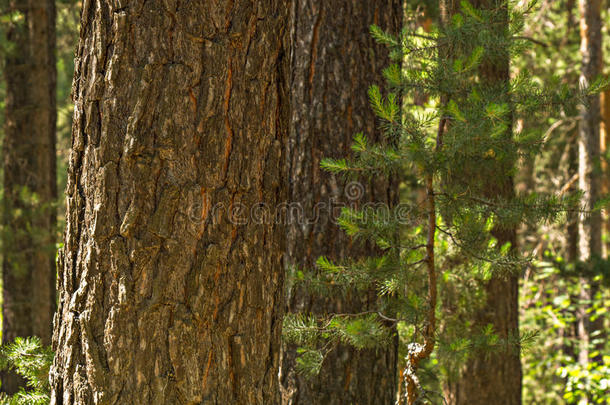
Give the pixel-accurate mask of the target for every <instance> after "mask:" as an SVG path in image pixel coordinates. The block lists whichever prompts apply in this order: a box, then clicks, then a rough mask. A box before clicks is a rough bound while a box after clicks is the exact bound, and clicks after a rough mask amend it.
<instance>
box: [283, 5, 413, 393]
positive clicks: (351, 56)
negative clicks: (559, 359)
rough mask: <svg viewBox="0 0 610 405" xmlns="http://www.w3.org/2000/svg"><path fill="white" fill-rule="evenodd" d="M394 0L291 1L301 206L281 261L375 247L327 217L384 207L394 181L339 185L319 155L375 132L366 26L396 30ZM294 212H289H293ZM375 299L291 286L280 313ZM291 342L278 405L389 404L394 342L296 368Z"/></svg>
mask: <svg viewBox="0 0 610 405" xmlns="http://www.w3.org/2000/svg"><path fill="white" fill-rule="evenodd" d="M401 17H402V5H401V1H400V0H375V1H354V0H333V1H317V0H298V1H296V2H295V5H294V9H293V13H292V19H293V28H292V38H293V49H292V58H291V59H292V95H291V101H292V104H291V105H292V124H291V130H290V142H289V146H288V148H289V152H288V154H289V155H288V161H287V163H288V169H287V170H288V173H289V174H288V176H289V178H290V183H291V187H290V199H291V201H292V202H295V203H298V205H299V207H301V208H300V209H299V211H298V214H297V215H295V216H294V217H292V218H291V223H290V225H289V227H288V229H287V232H288V244H287V255H286V265H287V268H288V269H290V268H293V267H294V266H298V267H299V268H302V269H312V268H313V267H314V263H315V261H316V259H317V258H318V257H319V256H321V255H324V256H327V257H329V258H330V259H332V260H334V261H341V260H342V259H346V258H354V257H362V256H363V255H370V254H375V251H374V249H373V248H372V247H370V246H364V245H363V244H361V243H357V244H356V243H354V244H352V242H351V241H350V239H349V237H347V236H346V235H345V234H344V232H343V231H342V230H341V229H340V228H339V227H338V226H337V224H336V222H335V221H333V219H334V218H336V216H337V214H338V211H339V208H340V207H341V205H353V206H361V205H362V204H364V203H366V202H367V201H375V202H379V203H385V204H392V203H393V202H394V201H395V199H396V193H395V187H394V186H395V185H394V184H391V183H390V182H389V181H387V180H383V179H375V180H372V181H367V182H364V183H346V182H345V181H342V180H341V179H339V178H337V177H336V176H331V175H329V174H328V173H325V172H323V171H322V170H321V169H320V160H321V159H322V158H324V157H335V158H338V157H345V156H347V155H349V151H350V145H351V143H352V139H353V136H354V135H355V134H356V133H357V132H363V133H364V134H366V135H367V137H370V138H371V139H375V138H377V137H379V136H380V134H379V131H378V130H377V129H376V119H375V116H374V113H373V111H372V109H371V108H370V106H369V102H368V97H367V89H368V86H370V85H372V84H381V83H382V81H383V78H382V76H381V71H382V69H383V67H384V66H386V65H387V51H386V48H385V47H384V46H382V45H379V44H376V43H375V42H374V40H373V39H372V37H371V35H370V33H369V27H370V25H371V24H377V25H379V26H381V27H382V28H383V29H386V30H389V31H391V32H394V33H397V32H398V30H399V27H400V22H401V20H402V18H401ZM295 214H296V211H295ZM376 300H377V296H376V294H375V292H374V291H371V293H370V294H368V295H367V296H365V297H355V296H350V297H348V298H346V299H336V298H323V297H319V296H312V295H310V294H307V293H305V292H304V291H300V290H299V289H292V290H291V291H290V292H289V299H288V301H289V302H288V303H287V305H288V310H290V311H296V312H307V313H318V314H320V313H333V312H351V313H358V312H361V311H366V310H367V309H371V308H375V306H376ZM295 356H296V352H295V348H294V347H287V348H285V350H284V352H283V360H282V372H281V376H280V380H281V384H282V397H283V398H282V402H283V404H285V405H297V404H298V405H316V404H320V405H322V404H324V405H334V404H337V405H339V404H341V405H344V404H353V405H356V404H360V405H365V404H391V403H393V402H394V400H395V392H396V380H397V374H396V362H397V358H396V356H397V350H396V347H395V345H394V346H393V347H388V348H387V349H383V350H378V351H374V350H363V351H357V350H354V349H352V348H348V347H345V346H341V347H339V348H338V349H336V350H334V351H333V352H332V353H330V355H329V356H328V357H327V358H326V359H325V361H324V364H323V367H322V370H321V372H320V374H319V375H318V376H317V377H315V378H311V379H309V378H306V377H303V376H299V375H297V374H296V372H295V370H294V365H295V363H294V362H295Z"/></svg>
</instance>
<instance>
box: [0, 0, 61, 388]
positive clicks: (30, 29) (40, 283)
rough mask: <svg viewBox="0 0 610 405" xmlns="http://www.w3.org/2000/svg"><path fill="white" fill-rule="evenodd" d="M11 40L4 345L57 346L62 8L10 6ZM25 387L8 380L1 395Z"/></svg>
mask: <svg viewBox="0 0 610 405" xmlns="http://www.w3.org/2000/svg"><path fill="white" fill-rule="evenodd" d="M4 11H5V12H7V13H14V14H13V16H14V17H13V18H12V21H11V22H10V23H5V24H7V30H6V35H7V39H8V41H9V42H10V43H11V47H10V48H9V50H8V51H7V54H6V55H5V70H4V77H5V80H6V107H5V120H6V121H5V128H4V130H5V133H4V150H3V159H4V162H3V164H4V215H3V226H4V230H3V252H2V253H3V265H2V294H3V300H4V302H3V307H2V316H3V324H2V342H3V343H7V342H12V341H13V340H14V339H15V338H16V337H18V336H22V337H25V336H33V335H36V336H39V337H40V338H41V340H42V343H43V344H45V345H49V344H50V343H51V334H52V320H53V313H54V312H55V231H56V230H55V225H56V219H57V216H56V210H55V200H56V198H57V186H56V178H55V176H56V173H55V120H56V109H55V80H56V71H55V5H54V2H53V1H42V0H37V1H35V0H20V1H10V2H9V10H4ZM21 383H22V381H21V379H20V378H19V377H18V376H17V375H15V374H13V373H4V374H3V375H2V391H4V392H8V393H14V392H15V391H17V389H18V388H19V386H20V385H21Z"/></svg>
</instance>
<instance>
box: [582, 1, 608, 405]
mask: <svg viewBox="0 0 610 405" xmlns="http://www.w3.org/2000/svg"><path fill="white" fill-rule="evenodd" d="M578 4H579V10H580V36H581V42H580V52H581V56H582V71H581V75H580V82H581V84H582V85H588V84H591V83H592V82H593V80H594V79H595V78H596V77H597V76H598V75H600V74H601V73H602V36H601V0H579V3H578ZM600 124H601V106H600V97H599V95H598V94H596V95H593V96H590V97H589V98H588V100H587V103H586V105H583V106H582V107H581V110H580V123H579V141H578V146H579V147H578V152H579V153H578V172H579V182H578V185H579V188H580V190H581V191H582V192H583V202H584V205H585V206H586V208H587V209H592V208H593V207H594V206H595V203H596V202H597V200H598V199H599V196H600V193H601V187H602V183H601V167H600V164H601V162H600V157H601V156H600ZM578 233H579V243H578V252H579V259H580V261H582V262H591V260H594V259H595V258H596V257H597V258H600V257H601V256H602V218H601V213H600V212H599V211H594V212H588V213H586V214H583V215H581V217H580V222H579V228H578ZM580 284H581V285H582V286H583V288H582V289H581V290H580V296H579V298H580V301H581V305H580V308H579V310H578V312H577V315H576V316H577V332H578V338H579V341H580V350H579V353H578V361H579V363H580V364H581V365H582V366H583V367H586V366H587V364H588V363H589V345H590V343H591V332H593V330H594V329H595V328H594V325H592V324H591V320H590V314H588V313H587V309H588V308H589V305H590V304H589V302H590V300H591V299H592V298H593V297H594V296H595V291H596V289H597V287H596V285H595V283H594V282H593V281H592V280H591V279H590V278H587V277H582V278H581V279H580ZM583 403H587V402H586V401H585V402H583Z"/></svg>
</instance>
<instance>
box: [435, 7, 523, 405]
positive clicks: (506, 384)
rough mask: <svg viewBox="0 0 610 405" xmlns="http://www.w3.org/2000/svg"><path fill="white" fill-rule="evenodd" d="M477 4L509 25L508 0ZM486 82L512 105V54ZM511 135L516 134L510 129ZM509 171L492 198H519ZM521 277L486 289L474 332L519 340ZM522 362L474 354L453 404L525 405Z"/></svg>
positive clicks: (495, 178)
mask: <svg viewBox="0 0 610 405" xmlns="http://www.w3.org/2000/svg"><path fill="white" fill-rule="evenodd" d="M472 4H473V5H474V6H475V7H478V8H482V9H485V8H491V7H498V6H499V7H503V8H504V10H506V12H504V13H501V14H502V17H501V20H500V21H498V22H497V23H498V24H503V25H505V26H506V24H508V5H507V2H498V1H496V0H476V1H472ZM480 77H481V80H482V81H483V82H484V83H486V84H487V85H489V86H494V87H495V88H496V91H503V92H504V93H503V95H502V96H501V97H500V99H501V100H500V102H508V101H509V100H508V97H509V96H508V89H509V80H510V69H509V55H508V52H506V54H505V55H503V56H502V57H500V56H498V57H497V59H496V60H495V61H494V62H493V63H491V62H489V63H483V65H482V66H481V68H480ZM506 136H512V130H508V131H507V133H506ZM509 171H510V168H508V167H498V168H497V170H496V172H495V175H494V174H493V173H490V174H489V175H487V178H488V179H489V183H488V184H486V185H485V188H486V190H487V193H488V196H489V197H490V198H498V197H500V198H502V199H504V200H510V199H511V198H512V197H513V196H514V185H513V179H512V177H510V176H509V175H508V174H507V173H509ZM492 234H493V236H494V237H495V238H496V239H497V240H498V244H499V245H500V246H502V245H505V244H506V243H510V244H511V247H512V249H513V250H514V249H517V233H516V229H498V228H496V229H493V230H492ZM518 277H519V275H517V274H508V275H506V274H498V275H494V276H492V278H491V280H490V281H489V282H488V283H487V284H486V285H485V286H484V291H485V302H484V304H483V306H482V307H481V308H480V309H479V310H477V311H476V313H475V314H474V315H473V318H472V322H473V324H472V328H473V331H474V333H480V331H481V330H482V329H483V328H484V327H485V326H486V325H492V326H493V328H494V332H495V333H496V334H497V335H498V337H499V338H500V339H503V340H507V339H509V338H513V339H514V338H515V337H517V336H518V334H519V302H518V301H519V285H518ZM521 376H522V372H521V362H520V357H519V349H518V347H516V346H514V345H507V347H505V348H501V349H496V350H494V351H493V352H491V353H485V352H481V351H475V352H473V353H472V354H471V357H470V358H469V359H468V361H467V363H466V365H465V366H464V368H463V370H461V373H460V378H459V379H458V380H457V381H452V382H449V383H448V385H447V390H446V392H447V394H448V398H447V399H448V401H449V403H450V404H452V405H462V404H463V405H466V404H468V405H479V404H480V405H495V404H497V405H519V404H521Z"/></svg>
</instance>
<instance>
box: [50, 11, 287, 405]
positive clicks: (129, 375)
mask: <svg viewBox="0 0 610 405" xmlns="http://www.w3.org/2000/svg"><path fill="white" fill-rule="evenodd" d="M288 11H289V1H287V0H268V1H261V2H251V1H245V0H220V1H207V0H192V1H178V0H148V1H131V2H126V1H102V0H98V1H92V0H85V1H84V2H83V10H82V16H81V19H82V21H81V23H82V25H81V27H82V28H81V33H80V44H79V48H78V51H77V56H76V71H75V80H74V88H73V94H74V95H75V116H74V117H75V118H74V126H73V131H72V133H73V139H72V153H71V156H70V169H69V177H68V186H67V198H68V203H67V229H66V234H65V244H64V248H63V250H62V251H61V253H60V258H59V263H60V264H59V266H60V278H59V310H58V314H57V318H56V324H55V333H54V337H53V338H54V347H55V350H56V356H55V361H54V364H53V367H52V369H51V376H50V379H51V385H52V399H51V403H52V404H56V405H59V404H62V405H70V404H79V405H82V404H94V403H95V404H143V405H144V404H146V405H147V404H155V405H163V404H166V405H175V404H210V405H211V404H215V405H216V404H217V405H228V404H244V405H245V404H248V405H273V404H276V403H278V402H279V389H278V380H277V375H278V362H279V351H280V350H279V345H280V332H281V330H280V329H281V324H282V312H283V305H284V299H283V279H284V277H283V274H284V269H283V266H282V262H281V257H282V254H283V251H284V240H285V233H284V228H283V226H281V225H280V222H279V221H275V220H274V218H273V216H272V214H273V210H274V209H275V208H276V205H277V204H279V202H280V201H282V200H283V199H284V198H285V186H284V178H283V176H282V170H283V167H284V158H283V156H282V153H283V152H282V145H283V143H284V142H285V140H286V138H287V133H288V122H289V116H288V108H287V107H288V102H289V100H288V99H287V91H288V69H287V68H288V65H287V62H288V53H287V52H288V49H287V44H288V30H287V27H288ZM267 214H269V215H267Z"/></svg>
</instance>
